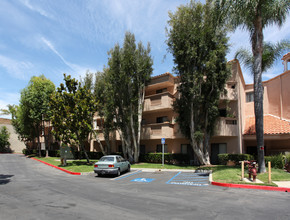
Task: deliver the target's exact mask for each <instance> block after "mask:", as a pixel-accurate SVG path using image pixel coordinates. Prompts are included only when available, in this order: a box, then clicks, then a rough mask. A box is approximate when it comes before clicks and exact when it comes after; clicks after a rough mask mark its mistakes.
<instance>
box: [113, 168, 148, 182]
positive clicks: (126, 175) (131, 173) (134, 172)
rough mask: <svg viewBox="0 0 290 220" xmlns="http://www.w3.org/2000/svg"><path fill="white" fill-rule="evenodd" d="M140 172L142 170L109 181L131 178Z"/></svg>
mask: <svg viewBox="0 0 290 220" xmlns="http://www.w3.org/2000/svg"><path fill="white" fill-rule="evenodd" d="M141 172H142V170H136V171H135V172H133V173H132V172H130V173H128V174H126V175H122V176H120V177H117V178H113V179H110V180H119V179H123V178H126V177H129V176H133V175H135V174H137V173H141Z"/></svg>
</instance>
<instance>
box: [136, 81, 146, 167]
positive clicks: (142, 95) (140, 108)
mask: <svg viewBox="0 0 290 220" xmlns="http://www.w3.org/2000/svg"><path fill="white" fill-rule="evenodd" d="M144 98H145V84H144V85H143V87H142V88H140V92H139V98H138V131H137V145H138V148H137V151H135V153H134V160H135V162H136V163H138V162H139V156H140V139H141V128H142V113H143V105H144Z"/></svg>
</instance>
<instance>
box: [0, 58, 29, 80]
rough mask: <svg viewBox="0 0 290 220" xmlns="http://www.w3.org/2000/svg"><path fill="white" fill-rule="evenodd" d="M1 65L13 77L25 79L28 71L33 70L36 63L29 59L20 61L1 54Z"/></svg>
mask: <svg viewBox="0 0 290 220" xmlns="http://www.w3.org/2000/svg"><path fill="white" fill-rule="evenodd" d="M0 66H2V67H3V68H4V69H6V71H7V72H8V73H9V74H10V75H11V76H13V77H15V78H18V79H25V76H26V73H27V72H31V69H32V68H33V67H34V65H33V64H32V63H31V62H29V61H19V60H15V59H12V58H9V57H6V56H4V55H1V54H0Z"/></svg>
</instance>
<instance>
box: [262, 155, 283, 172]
mask: <svg viewBox="0 0 290 220" xmlns="http://www.w3.org/2000/svg"><path fill="white" fill-rule="evenodd" d="M285 158H286V157H285V156H284V155H283V154H277V155H272V156H265V163H266V166H268V162H269V161H270V162H271V167H272V168H277V169H283V168H284V166H285Z"/></svg>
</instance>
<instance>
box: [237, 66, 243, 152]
mask: <svg viewBox="0 0 290 220" xmlns="http://www.w3.org/2000/svg"><path fill="white" fill-rule="evenodd" d="M237 71H238V69H237ZM237 75H239V74H237ZM237 75H236V78H237ZM237 82H238V83H237V84H238V85H237V87H238V88H237V89H238V97H237V98H238V108H239V114H238V119H239V120H238V138H239V153H240V154H242V153H243V144H242V135H243V134H242V130H243V122H242V117H241V115H242V107H241V97H240V96H241V90H240V86H241V83H240V77H239V78H238V80H237Z"/></svg>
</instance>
